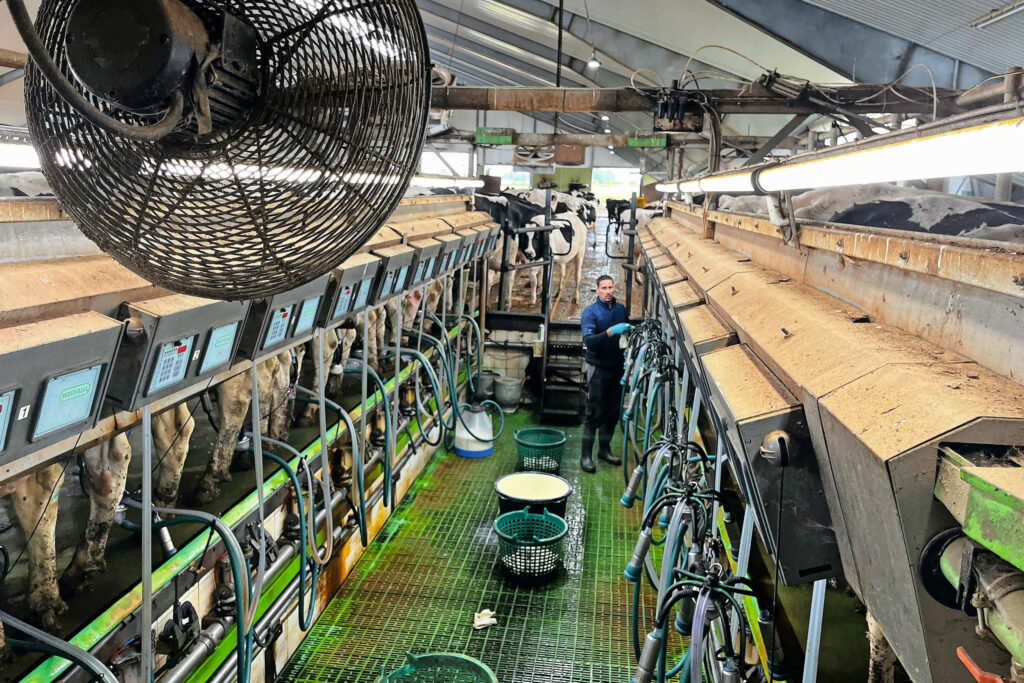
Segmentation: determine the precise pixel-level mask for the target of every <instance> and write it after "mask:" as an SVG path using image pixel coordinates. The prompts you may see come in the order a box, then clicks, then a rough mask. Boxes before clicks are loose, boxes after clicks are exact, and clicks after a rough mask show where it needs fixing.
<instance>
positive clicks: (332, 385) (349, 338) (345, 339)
mask: <svg viewBox="0 0 1024 683" xmlns="http://www.w3.org/2000/svg"><path fill="white" fill-rule="evenodd" d="M339 332H340V333H341V335H340V336H341V340H340V344H341V359H340V361H339V362H338V365H337V366H335V367H337V368H338V372H337V373H335V371H334V367H332V368H331V375H330V379H328V380H327V392H328V393H329V394H330V395H331V396H337V395H338V394H340V393H341V383H342V381H343V380H344V378H345V374H344V373H345V364H346V363H347V362H348V359H349V356H351V355H352V344H354V343H355V341H356V328H354V327H347V328H343V329H341V330H339Z"/></svg>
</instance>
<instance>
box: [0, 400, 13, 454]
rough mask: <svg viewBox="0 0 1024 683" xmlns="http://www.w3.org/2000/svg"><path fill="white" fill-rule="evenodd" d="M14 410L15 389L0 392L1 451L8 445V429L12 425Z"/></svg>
mask: <svg viewBox="0 0 1024 683" xmlns="http://www.w3.org/2000/svg"><path fill="white" fill-rule="evenodd" d="M13 412H14V389H11V390H10V391H8V392H7V393H4V394H0V451H3V450H4V448H6V446H7V431H8V430H9V429H10V427H11V413H13Z"/></svg>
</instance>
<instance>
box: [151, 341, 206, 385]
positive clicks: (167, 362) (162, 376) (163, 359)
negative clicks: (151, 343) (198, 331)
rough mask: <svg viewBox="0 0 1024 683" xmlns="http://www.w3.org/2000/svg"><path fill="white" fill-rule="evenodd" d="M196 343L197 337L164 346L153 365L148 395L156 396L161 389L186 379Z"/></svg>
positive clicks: (158, 352) (167, 343)
mask: <svg viewBox="0 0 1024 683" xmlns="http://www.w3.org/2000/svg"><path fill="white" fill-rule="evenodd" d="M195 343H196V335H192V336H191V337H185V338H184V339H179V340H178V341H170V342H166V343H165V344H162V345H161V346H160V350H159V351H157V354H156V362H154V363H153V375H152V377H151V378H150V380H149V390H148V391H147V392H146V395H147V396H149V395H150V394H154V393H156V392H157V391H160V390H161V389H164V388H166V387H169V386H172V385H174V384H177V383H178V382H180V381H181V380H183V379H185V373H186V372H188V361H189V359H190V358H191V357H192V348H193V347H194V346H195Z"/></svg>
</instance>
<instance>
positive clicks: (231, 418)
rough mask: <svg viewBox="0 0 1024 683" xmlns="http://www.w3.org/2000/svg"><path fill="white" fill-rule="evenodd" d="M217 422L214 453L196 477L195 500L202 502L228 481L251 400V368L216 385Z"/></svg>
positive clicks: (212, 498)
mask: <svg viewBox="0 0 1024 683" xmlns="http://www.w3.org/2000/svg"><path fill="white" fill-rule="evenodd" d="M215 391H216V392H217V412H218V416H217V423H218V424H219V425H220V432H219V433H218V434H217V441H216V443H214V445H213V456H212V457H211V458H210V462H209V464H208V465H207V466H206V473H205V474H204V475H203V476H202V477H201V478H200V480H199V487H198V488H197V489H196V493H195V496H196V501H197V502H199V503H200V504H201V505H206V504H208V503H211V502H213V501H214V500H215V499H216V498H217V496H219V495H220V482H222V481H231V473H230V472H229V471H228V470H229V468H230V467H231V461H232V459H234V455H235V444H236V443H237V442H238V433H239V431H241V429H242V423H243V422H244V421H245V414H246V413H247V412H248V411H249V404H250V403H251V402H252V370H246V371H245V372H243V373H240V374H237V375H235V376H234V377H230V378H228V379H226V380H224V381H223V382H221V383H220V384H218V385H217V387H216V389H215Z"/></svg>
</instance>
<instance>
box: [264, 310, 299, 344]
mask: <svg viewBox="0 0 1024 683" xmlns="http://www.w3.org/2000/svg"><path fill="white" fill-rule="evenodd" d="M294 312H295V304H292V305H291V306H285V307H284V308H279V309H277V310H276V311H274V312H273V313H272V314H271V316H270V325H268V326H267V338H266V339H264V340H263V348H267V347H268V346H273V345H274V344H277V343H278V342H280V341H283V340H284V338H285V335H287V334H288V325H289V324H290V323H291V322H292V313H294Z"/></svg>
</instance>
